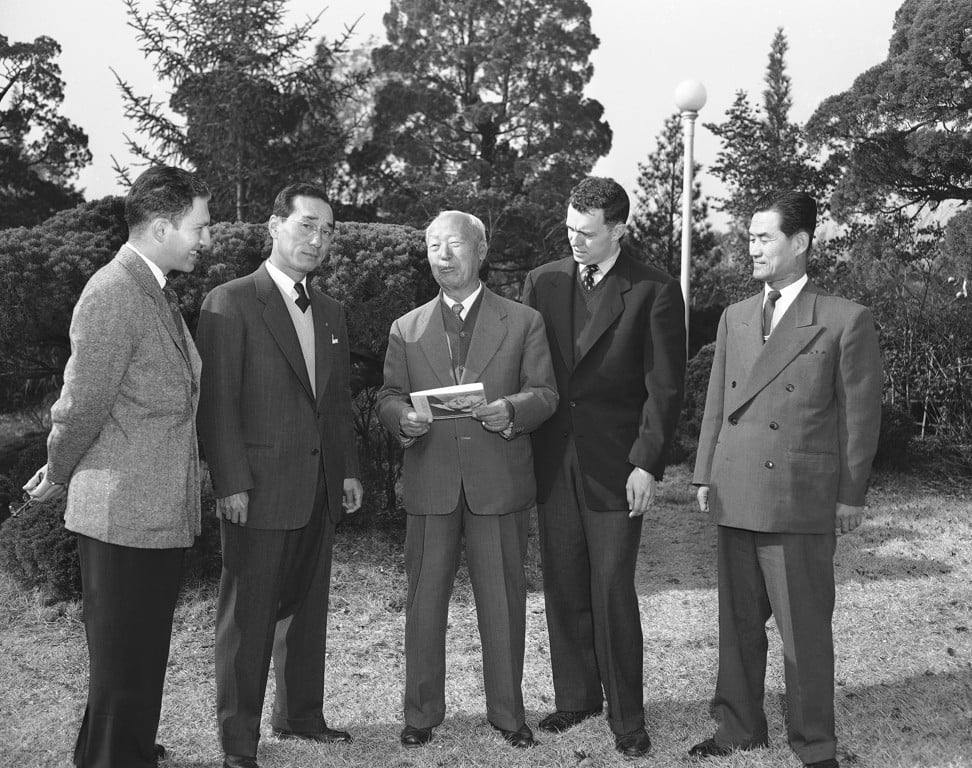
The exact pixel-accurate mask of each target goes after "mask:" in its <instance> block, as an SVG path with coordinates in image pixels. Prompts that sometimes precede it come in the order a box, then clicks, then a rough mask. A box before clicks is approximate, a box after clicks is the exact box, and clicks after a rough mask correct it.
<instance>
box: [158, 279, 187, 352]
mask: <svg viewBox="0 0 972 768" xmlns="http://www.w3.org/2000/svg"><path fill="white" fill-rule="evenodd" d="M162 293H163V294H165V301H166V303H167V304H168V305H169V312H170V313H171V314H172V322H173V323H175V329H176V338H177V339H178V341H179V347H180V348H181V349H183V350H185V346H186V334H185V331H184V330H183V329H182V312H181V311H180V310H179V295H178V294H177V293H176V292H175V289H174V288H171V287H169V286H168V285H166V286H165V288H163V289H162Z"/></svg>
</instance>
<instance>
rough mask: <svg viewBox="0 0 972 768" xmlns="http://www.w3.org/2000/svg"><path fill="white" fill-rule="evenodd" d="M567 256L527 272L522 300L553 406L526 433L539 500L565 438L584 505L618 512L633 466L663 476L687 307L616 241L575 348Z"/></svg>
mask: <svg viewBox="0 0 972 768" xmlns="http://www.w3.org/2000/svg"><path fill="white" fill-rule="evenodd" d="M575 274H576V265H575V262H574V260H573V258H570V257H568V258H565V259H561V260H559V261H554V262H551V263H550V264H545V265H543V266H542V267H538V268H537V269H534V270H533V271H532V272H530V274H528V275H527V278H526V282H525V283H524V285H523V302H524V303H525V304H528V305H529V306H531V307H535V308H536V309H538V310H539V311H540V314H541V315H542V316H543V319H544V322H545V323H546V326H547V338H548V339H549V341H550V352H551V356H552V358H553V365H554V373H555V374H556V376H557V391H558V393H559V395H560V404H559V406H558V408H557V412H556V413H555V414H554V415H553V417H552V418H551V419H550V420H549V421H548V422H547V423H545V424H544V425H543V426H542V427H541V428H540V429H538V430H537V431H536V432H535V433H534V435H533V446H534V451H535V456H536V460H535V464H536V474H537V495H538V500H539V501H540V502H543V501H545V500H546V498H547V496H548V495H549V492H550V486H551V484H552V482H553V480H554V478H555V477H556V474H557V472H558V471H559V470H560V468H561V466H562V464H563V457H564V454H565V451H566V450H567V445H568V441H569V440H571V439H573V441H574V444H575V445H576V447H577V458H578V461H579V463H580V468H581V473H582V475H583V481H584V491H585V495H586V500H587V505H588V507H590V508H591V509H596V510H618V509H626V508H627V506H628V503H627V499H626V497H625V483H626V482H627V479H628V475H629V474H631V470H632V467H633V466H637V467H641V468H642V469H645V470H647V471H648V472H651V474H652V475H654V476H655V478H657V479H659V480H660V479H661V477H662V474H663V473H664V470H665V461H666V454H667V451H668V445H669V442H670V441H671V439H672V436H673V434H674V432H675V425H676V423H677V422H678V415H679V411H680V410H681V407H682V397H683V395H684V386H685V309H684V307H685V304H684V302H683V301H682V294H681V291H680V290H679V286H678V283H677V282H676V281H675V280H673V279H672V278H671V277H670V276H669V275H667V274H665V273H664V272H662V271H660V270H658V269H655V268H654V267H649V266H647V265H645V264H643V263H641V262H640V261H638V260H636V259H635V258H634V256H633V255H632V254H631V252H630V251H629V250H628V248H627V247H626V246H625V247H623V248H622V252H621V255H620V256H619V257H618V260H617V261H616V262H615V264H614V267H613V268H612V269H611V271H610V272H608V274H607V275H605V277H604V279H603V280H602V281H601V283H600V284H599V286H598V290H601V291H604V294H605V295H604V296H603V297H602V301H601V304H600V307H599V309H598V312H597V314H596V315H595V316H594V317H593V318H591V323H590V325H589V326H588V328H587V331H586V333H585V334H584V336H583V338H582V339H581V340H580V354H579V355H576V356H575V354H574V333H573V327H572V326H573V323H572V307H573V302H574V286H575V280H576V277H575Z"/></svg>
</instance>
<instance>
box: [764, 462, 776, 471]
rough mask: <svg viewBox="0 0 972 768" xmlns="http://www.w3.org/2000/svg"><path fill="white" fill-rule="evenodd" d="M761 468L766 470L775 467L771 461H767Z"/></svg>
mask: <svg viewBox="0 0 972 768" xmlns="http://www.w3.org/2000/svg"><path fill="white" fill-rule="evenodd" d="M763 466H764V467H766V468H767V469H772V468H773V467H775V466H776V465H775V464H774V463H773V462H772V461H767V462H766V463H765V464H764V465H763Z"/></svg>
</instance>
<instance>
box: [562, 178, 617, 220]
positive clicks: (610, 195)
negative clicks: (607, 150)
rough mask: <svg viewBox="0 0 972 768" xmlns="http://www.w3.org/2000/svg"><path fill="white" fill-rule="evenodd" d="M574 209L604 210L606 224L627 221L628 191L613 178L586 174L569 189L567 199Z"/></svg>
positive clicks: (581, 210) (586, 211)
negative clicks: (584, 177) (585, 176)
mask: <svg viewBox="0 0 972 768" xmlns="http://www.w3.org/2000/svg"><path fill="white" fill-rule="evenodd" d="M567 202H568V203H569V204H570V205H571V206H572V207H573V208H574V210H576V211H580V212H581V213H593V212H594V211H597V210H601V211H604V223H605V224H607V225H608V226H611V225H613V224H624V223H626V222H627V221H628V212H629V211H630V210H631V203H630V202H629V201H628V193H627V192H625V191H624V187H622V186H621V185H620V184H618V182H616V181H615V180H614V179H608V178H604V177H601V176H588V177H587V178H586V179H584V180H583V181H581V182H580V183H579V184H578V185H577V186H576V187H574V188H573V189H572V190H571V191H570V199H569V200H568V201H567Z"/></svg>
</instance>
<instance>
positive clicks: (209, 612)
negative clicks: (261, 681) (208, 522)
mask: <svg viewBox="0 0 972 768" xmlns="http://www.w3.org/2000/svg"><path fill="white" fill-rule="evenodd" d="M693 498H694V494H693V492H692V489H691V487H690V486H689V473H688V470H687V469H685V468H675V470H674V471H672V472H671V473H670V474H669V476H667V477H666V480H665V482H664V484H663V485H662V488H661V492H660V496H659V502H658V504H656V506H655V507H654V508H653V509H652V511H651V513H650V515H649V516H648V518H647V519H646V521H645V529H644V535H643V538H642V548H641V557H640V562H639V568H638V576H637V579H638V591H639V594H640V599H641V609H642V623H643V626H644V632H645V701H646V705H647V713H648V715H647V717H648V730H649V733H650V734H651V737H652V741H653V744H654V746H653V748H652V751H651V754H650V756H649V757H648V759H647V761H632V760H626V759H624V758H622V757H620V756H619V755H617V754H616V753H615V752H614V750H613V748H612V747H613V742H612V740H611V736H610V732H609V730H608V727H607V724H606V722H605V721H604V720H603V719H601V718H597V719H593V720H590V721H588V722H586V723H584V724H583V725H581V726H578V727H577V728H574V729H572V730H570V731H568V732H567V733H565V734H561V735H549V734H542V733H539V734H538V736H539V738H540V741H541V745H540V746H539V747H538V748H536V749H533V750H529V751H524V752H521V751H514V750H512V749H510V748H508V747H506V746H505V745H504V744H503V742H502V739H501V737H500V736H499V735H498V734H496V733H495V732H494V731H492V729H490V728H489V726H488V724H487V722H486V718H485V714H484V708H485V704H484V701H483V694H482V678H481V664H480V645H479V637H478V633H477V631H476V618H475V606H474V603H473V600H472V592H471V589H470V586H469V583H468V578H466V576H465V573H464V571H460V574H459V580H458V583H457V587H456V592H455V595H454V598H453V604H452V612H451V617H450V625H449V636H448V663H449V675H448V683H447V707H448V712H447V715H446V720H445V722H444V723H443V724H442V726H441V727H439V728H438V729H436V732H435V739H434V740H433V742H432V743H431V744H430V745H429V746H428V747H426V748H422V749H417V750H410V751H406V750H404V749H402V748H401V747H400V746H399V744H398V733H399V731H400V729H401V727H402V719H401V699H402V685H403V681H404V658H403V636H404V623H405V616H404V611H403V607H404V595H405V578H404V572H403V566H402V554H401V541H400V536H398V535H396V534H394V533H392V534H388V533H384V534H366V535H362V534H361V533H359V532H354V531H344V532H342V533H340V534H339V536H338V540H337V543H336V549H335V566H334V577H333V584H332V591H331V605H330V619H329V635H328V648H327V658H328V678H327V685H326V705H325V715H326V717H327V719H328V723H329V724H330V725H331V726H333V727H339V728H344V729H348V730H350V731H351V732H352V733H353V735H354V737H355V742H354V744H353V745H351V746H344V745H340V746H316V745H308V744H303V743H294V742H289V741H278V740H277V739H274V738H273V737H272V736H270V735H269V727H268V725H267V721H268V717H267V716H265V717H264V738H263V741H262V742H261V746H260V753H259V759H260V763H261V765H262V766H264V768H284V766H297V767H300V768H303V767H304V766H317V765H328V766H367V768H408V767H412V766H414V768H431V767H432V766H494V765H509V766H567V767H570V766H577V767H578V768H600V767H602V766H621V765H629V766H631V765H635V764H638V763H639V762H641V763H644V764H647V765H652V766H681V765H699V763H697V762H696V761H695V760H693V759H691V758H689V757H688V756H687V755H686V750H687V749H688V747H690V746H691V745H692V744H693V743H695V742H696V741H699V740H701V739H702V738H704V737H706V736H709V735H711V733H712V731H713V725H712V722H711V721H710V719H709V717H708V702H709V698H710V697H711V695H712V687H713V685H714V682H715V672H716V651H717V640H718V634H717V625H716V619H717V616H716V595H715V537H714V530H713V528H712V526H711V525H710V523H709V522H708V520H707V519H706V517H705V516H704V515H702V514H701V513H700V512H699V511H698V510H697V508H696V507H695V506H694V504H693ZM869 503H870V513H869V517H868V520H867V522H865V524H864V525H863V526H862V527H861V528H860V529H859V530H858V531H856V532H855V533H853V534H850V535H847V536H843V537H841V539H840V541H839V543H838V547H837V556H836V573H837V582H838V592H837V611H836V614H835V617H834V626H835V637H836V649H837V697H836V706H837V721H838V737H839V739H840V745H839V752H838V757H839V758H840V760H841V763H842V765H844V766H855V767H859V766H865V767H873V768H879V767H883V766H891V767H894V768H912V767H914V768H958V767H959V766H972V482H968V481H963V482H962V483H958V482H947V481H938V482H932V481H922V480H921V479H920V478H916V477H914V476H910V475H890V474H887V475H879V476H878V477H877V478H876V480H875V484H874V488H873V489H872V492H871V494H870V497H869ZM534 582H535V583H534V586H535V587H536V589H534V590H532V591H531V593H530V595H529V598H528V605H527V632H528V637H527V650H526V668H525V673H524V685H523V690H524V698H525V703H526V708H527V722H528V723H529V724H530V725H532V726H536V723H537V721H538V720H539V719H540V718H541V717H543V716H544V715H545V714H546V713H548V712H549V711H550V710H551V709H552V708H553V687H552V682H551V678H550V668H549V651H548V648H549V646H548V642H547V636H546V626H545V624H544V613H543V595H542V592H541V591H540V586H539V584H537V583H536V579H535V578H534ZM214 610H215V608H214V589H213V587H212V586H198V585H196V586H193V587H191V588H189V589H187V591H186V593H185V594H184V596H183V599H182V600H181V602H180V605H179V608H178V611H177V615H176V626H175V629H174V634H173V641H172V652H171V659H170V668H169V674H168V678H167V683H166V695H165V702H164V707H163V715H162V723H161V726H160V731H159V740H160V741H161V742H162V743H164V744H165V745H166V746H167V747H168V749H169V752H170V755H171V758H170V759H169V760H168V761H167V762H166V763H164V764H163V765H165V766H166V768H219V766H220V765H221V762H220V759H221V755H220V753H219V747H218V743H217V740H216V736H215V715H214V703H213V702H214V697H215V690H214V683H213V645H214V643H213V619H214ZM0 659H2V660H3V661H2V665H0V766H18V767H23V768H33V767H34V766H37V767H40V766H65V765H68V764H69V761H70V755H71V751H72V748H73V743H74V738H75V735H76V733H77V727H78V723H79V720H80V717H81V713H82V710H83V698H84V691H85V676H86V663H87V662H86V653H85V646H84V627H83V625H82V624H81V621H80V606H79V605H77V604H73V603H69V604H58V605H53V606H46V605H44V604H43V601H41V600H40V599H39V598H38V597H37V596H36V595H33V594H29V593H24V592H22V591H21V590H19V589H18V588H17V587H16V586H15V585H13V584H12V583H11V582H10V580H9V579H8V578H7V577H5V576H2V575H0ZM272 687H273V683H272V682H271V691H272ZM782 692H783V678H782V662H781V659H780V644H779V637H778V634H777V633H776V630H775V628H773V627H772V626H771V627H770V664H769V669H768V672H767V699H766V710H767V716H768V718H769V722H770V741H771V746H770V748H769V749H766V750H759V751H756V752H750V753H740V754H738V755H735V756H733V757H730V758H725V759H714V760H711V761H708V763H707V764H708V765H711V766H713V768H721V767H722V766H733V767H734V768H771V767H772V768H782V767H783V766H793V767H796V766H799V761H798V760H797V758H796V757H795V756H794V755H793V754H792V753H791V752H790V751H789V749H788V748H787V746H786V742H785V738H784V736H783V717H784V713H783V711H782V708H781V705H782ZM268 698H269V697H268ZM265 714H266V715H268V714H269V708H268V710H267V712H266V713H265Z"/></svg>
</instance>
